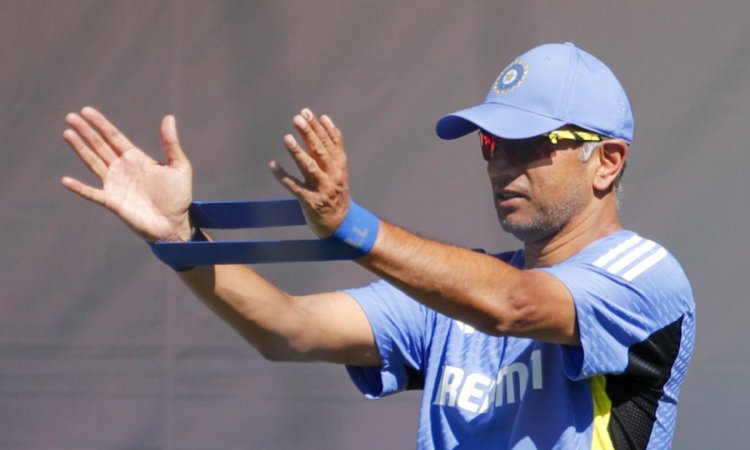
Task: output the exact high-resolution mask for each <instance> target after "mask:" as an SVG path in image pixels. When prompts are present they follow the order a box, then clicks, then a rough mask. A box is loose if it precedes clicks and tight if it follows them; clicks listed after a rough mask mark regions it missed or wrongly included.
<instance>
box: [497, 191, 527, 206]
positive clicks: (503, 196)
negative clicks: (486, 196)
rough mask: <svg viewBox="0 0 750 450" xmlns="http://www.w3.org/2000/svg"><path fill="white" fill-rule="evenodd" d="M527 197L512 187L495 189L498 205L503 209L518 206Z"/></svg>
mask: <svg viewBox="0 0 750 450" xmlns="http://www.w3.org/2000/svg"><path fill="white" fill-rule="evenodd" d="M525 199H526V196H525V195H523V194H522V193H520V192H517V191H513V190H510V189H501V190H497V191H495V200H496V202H497V205H498V206H499V207H501V208H503V209H507V208H514V207H517V206H518V205H519V204H520V203H521V202H522V201H523V200H525Z"/></svg>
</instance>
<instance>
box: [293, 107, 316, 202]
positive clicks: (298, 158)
mask: <svg viewBox="0 0 750 450" xmlns="http://www.w3.org/2000/svg"><path fill="white" fill-rule="evenodd" d="M297 117H299V116H297ZM284 146H285V147H286V149H287V150H288V151H289V154H290V155H291V156H292V159H293V160H294V163H295V164H297V167H298V168H299V170H300V172H302V175H303V177H304V178H305V182H306V183H307V184H308V185H309V187H311V188H314V187H316V186H317V185H318V183H320V181H321V175H322V172H321V170H320V167H319V166H318V163H317V161H315V159H313V158H312V157H311V156H310V155H309V154H307V152H306V151H305V150H304V149H303V148H302V147H300V145H299V144H297V140H296V139H294V136H292V135H291V134H287V135H285V136H284Z"/></svg>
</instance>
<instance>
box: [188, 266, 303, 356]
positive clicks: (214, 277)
mask: <svg viewBox="0 0 750 450" xmlns="http://www.w3.org/2000/svg"><path fill="white" fill-rule="evenodd" d="M177 273H178V274H179V276H180V278H181V280H182V281H183V282H184V283H185V284H186V285H187V286H188V287H189V288H190V289H191V290H192V291H193V293H194V294H195V295H196V296H197V297H198V298H199V299H200V300H201V302H202V303H203V304H204V305H206V307H208V309H210V310H211V311H213V312H214V313H215V314H216V315H218V316H219V317H220V318H221V319H222V320H224V321H225V322H226V323H227V324H229V325H230V326H231V327H232V328H233V329H234V330H235V331H236V332H237V333H238V334H240V335H241V336H242V337H243V338H244V339H245V340H246V341H248V342H249V343H250V344H251V345H253V347H255V348H256V349H257V350H258V351H259V352H260V353H261V354H263V355H264V356H265V357H266V358H268V359H271V360H302V359H305V358H304V354H303V353H302V352H299V351H297V349H296V348H295V345H296V342H297V339H298V338H299V333H300V330H303V329H304V324H303V321H304V320H305V314H304V311H303V310H302V309H301V308H300V307H299V305H298V304H297V303H296V302H295V301H294V299H293V298H292V297H291V296H290V295H288V294H287V293H285V292H284V291H282V290H281V289H279V288H277V287H276V286H274V285H273V284H272V283H271V282H270V281H268V280H266V279H265V278H263V277H261V276H260V275H258V274H257V273H256V272H254V271H252V270H251V269H249V268H247V267H245V266H241V265H219V266H206V267H197V268H195V269H192V270H188V271H184V272H177Z"/></svg>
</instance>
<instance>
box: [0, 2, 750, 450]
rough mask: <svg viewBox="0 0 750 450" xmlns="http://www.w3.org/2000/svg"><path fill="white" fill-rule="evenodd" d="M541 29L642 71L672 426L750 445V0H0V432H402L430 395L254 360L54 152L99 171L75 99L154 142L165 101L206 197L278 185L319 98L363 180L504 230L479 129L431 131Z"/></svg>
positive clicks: (330, 369) (639, 116)
mask: <svg viewBox="0 0 750 450" xmlns="http://www.w3.org/2000/svg"><path fill="white" fill-rule="evenodd" d="M551 41H557V42H563V41H572V42H574V43H576V44H577V45H578V46H579V47H581V48H583V49H585V50H587V51H589V52H592V53H594V54H595V55H597V56H598V57H599V58H601V59H602V60H604V61H605V62H606V63H607V64H608V65H609V66H610V67H611V68H612V69H613V70H614V71H615V73H616V74H617V75H618V77H619V78H620V80H621V82H622V83H623V85H624V86H625V88H626V89H627V90H628V93H629V95H630V100H631V102H632V106H633V109H634V112H635V117H636V137H635V142H634V145H633V147H632V151H631V159H630V163H629V166H628V170H627V173H626V175H625V179H624V182H625V205H624V209H623V219H624V223H625V225H626V226H627V227H628V228H632V229H635V230H637V231H639V232H640V233H641V234H643V235H645V236H648V237H650V238H653V239H655V240H657V241H659V242H661V243H662V244H664V245H665V246H667V247H668V248H670V249H671V250H672V252H673V253H675V254H676V255H677V256H678V258H679V259H680V260H681V261H682V263H683V265H684V267H685V269H686V271H687V273H688V274H689V276H690V278H691V280H692V283H693V286H694V290H695V296H696V300H697V304H698V338H697V348H696V352H695V356H694V359H693V364H692V367H691V369H690V372H689V374H688V377H687V381H686V384H685V386H684V389H683V394H682V398H681V400H682V404H681V407H680V413H679V419H678V428H677V434H676V439H675V448H680V449H706V448H728V449H729V448H732V449H734V448H746V447H747V446H748V445H750V444H747V439H746V437H747V435H748V428H749V427H748V425H747V422H748V419H747V415H746V411H747V409H748V406H749V405H750V389H749V388H748V386H749V385H750V381H748V379H750V352H748V351H747V349H746V348H745V345H746V341H747V340H748V338H750V327H748V326H747V322H748V318H750V302H748V299H747V297H748V292H749V291H750V276H748V269H747V264H746V262H747V259H748V256H750V251H749V250H750V246H749V245H748V239H747V238H746V228H745V227H747V226H748V224H750V208H749V207H748V200H747V198H748V194H749V192H748V182H747V179H746V175H745V171H746V170H748V169H749V168H750V154H749V152H748V150H747V146H748V143H747V129H748V124H749V123H750V5H748V3H747V1H746V0H726V1H723V2H720V3H716V2H713V3H711V2H705V1H699V0H682V1H676V0H665V1H660V2H654V1H646V0H634V1H628V2H623V1H594V0H572V1H567V2H553V1H540V0H527V1H497V0H496V1H462V2H456V1H447V0H432V1H427V0H417V1H408V2H405V1H396V0H381V1H378V2H370V1H344V0H320V1H305V2H301V1H291V0H281V1H279V0H276V1H229V0H215V1H210V2H208V1H199V0H171V1H147V0H131V1H116V0H113V1H103V0H36V1H33V0H29V1H22V0H5V1H2V2H0V67H1V68H2V69H0V152H2V153H1V154H2V161H3V163H2V164H0V203H1V204H2V205H3V207H2V212H1V213H0V214H1V215H0V218H1V219H0V225H1V226H2V235H1V237H0V240H1V241H0V248H1V249H2V251H0V264H1V267H2V271H0V286H2V288H1V290H0V448H3V449H58V448H64V449H124V448H128V449H240V448H252V449H255V448H258V449H292V448H309V449H351V448H358V449H384V448H392V449H396V448H413V447H414V443H415V429H416V420H417V411H418V398H419V394H416V393H409V394H403V395H397V396H393V397H391V398H388V399H384V400H380V401H376V402H373V401H369V400H365V399H363V398H362V397H361V396H360V395H359V393H358V392H357V391H356V389H355V388H354V387H353V385H352V384H351V383H350V382H349V380H348V378H347V376H346V374H345V371H344V370H343V369H342V368H340V367H335V366H332V365H325V364H311V365H304V364H288V363H284V364H272V363H268V362H265V361H264V360H262V358H261V357H260V356H259V355H258V354H257V352H256V351H255V350H253V349H252V348H250V347H248V346H247V345H246V344H245V343H244V341H243V340H242V339H240V338H239V337H238V336H236V335H234V334H233V332H232V331H231V330H230V329H229V328H228V327H227V326H226V325H224V324H223V323H222V322H220V321H219V320H218V319H216V318H215V317H213V316H212V315H211V313H210V312H208V311H207V310H206V309H204V308H203V307H202V306H201V305H200V304H199V302H198V301H197V300H196V299H195V298H193V297H192V296H191V295H190V294H189V293H188V292H187V290H186V289H185V288H184V287H183V286H182V285H181V284H180V282H179V281H178V280H177V277H175V276H174V275H173V273H172V272H171V271H170V270H169V269H168V268H166V267H164V266H163V265H161V264H160V263H159V262H158V261H157V260H156V259H155V258H154V257H152V256H151V254H150V252H149V250H148V248H147V246H146V245H145V244H143V243H142V242H140V241H139V240H138V238H136V237H135V236H134V235H133V234H132V233H130V232H129V231H128V230H127V229H126V228H125V227H124V226H123V225H122V224H121V223H119V221H118V220H117V219H115V218H114V217H112V216H111V215H110V214H108V213H106V212H105V211H103V210H100V209H99V208H97V207H95V206H93V205H91V204H88V203H86V202H84V201H83V200H81V199H79V198H76V197H75V196H74V195H72V194H70V193H69V192H67V191H65V190H64V189H63V188H62V186H61V185H60V183H59V179H60V177H61V176H62V175H74V176H77V177H81V178H83V179H84V180H86V181H88V182H92V183H93V182H95V181H96V180H95V179H94V177H93V176H92V175H90V174H88V173H87V172H86V170H85V169H84V167H83V166H82V164H81V163H80V162H79V161H78V159H77V158H76V156H75V155H74V154H73V153H72V152H71V151H70V150H69V149H68V148H67V147H66V145H65V144H64V143H63V141H62V139H61V133H62V131H63V129H64V128H65V125H64V121H63V119H64V116H65V114H66V113H67V112H69V111H74V110H79V109H80V108H81V107H83V106H85V105H92V106H96V107H97V108H99V109H100V110H101V111H103V112H104V113H105V114H108V115H109V116H110V118H111V119H112V120H113V121H114V122H115V123H116V124H117V125H118V126H119V127H120V128H121V129H122V130H123V131H124V132H125V133H126V134H127V135H128V136H129V137H130V138H131V140H132V141H133V142H135V143H137V144H138V145H139V146H141V147H142V148H144V149H145V150H146V151H147V152H149V153H150V154H151V155H153V156H155V157H157V158H161V150H160V149H159V144H158V142H159V141H158V126H159V120H160V118H161V117H162V116H163V115H164V114H167V113H174V114H176V116H177V119H178V127H179V130H180V133H181V134H180V136H181V140H182V143H183V146H184V148H185V149H186V151H187V152H188V155H189V156H190V157H191V159H192V161H193V163H194V168H195V176H196V181H195V191H196V198H198V199H203V200H217V199H238V198H239V199H267V198H278V197H286V196H287V194H286V192H285V191H284V190H283V189H282V188H281V187H280V186H279V185H278V184H277V183H276V182H275V180H274V179H273V177H272V176H271V175H270V173H269V172H268V170H267V163H268V161H269V160H271V159H275V158H279V159H280V160H281V161H282V162H283V163H285V164H286V165H287V166H289V164H290V161H289V159H288V157H286V156H285V153H284V150H283V147H282V145H281V137H282V136H283V134H284V133H286V132H289V131H290V130H291V124H290V120H291V117H292V116H293V115H294V114H295V113H296V112H297V111H299V109H300V108H302V107H303V106H310V107H311V108H312V109H313V110H314V111H316V112H321V113H322V112H325V113H328V114H330V115H331V116H332V117H333V119H334V120H335V121H336V123H337V125H338V126H339V127H340V128H341V129H342V130H343V131H344V133H345V139H346V142H347V148H348V152H349V159H350V169H351V180H352V184H353V188H352V189H353V193H354V195H355V196H356V197H357V198H358V200H359V202H360V203H362V204H364V205H366V206H367V207H368V208H370V209H371V210H373V211H375V212H376V213H378V214H379V215H381V216H383V217H385V218H387V219H389V220H391V221H393V222H396V223H398V224H401V225H403V226H406V227H408V228H410V229H412V230H414V231H417V232H420V233H423V234H425V235H427V236H430V237H434V238H437V239H441V240H445V241H448V242H452V243H455V244H458V245H462V246H467V247H484V248H486V249H488V250H491V251H500V250H504V249H510V248H515V247H517V246H518V243H517V242H515V241H514V240H513V239H512V237H509V236H506V235H504V234H503V233H502V232H501V230H500V229H499V227H498V225H497V223H496V219H495V217H494V210H493V207H492V204H491V196H490V192H489V188H488V183H487V182H486V180H485V173H484V167H483V163H482V161H481V158H480V157H479V150H478V148H477V145H476V144H477V143H476V142H475V141H474V140H473V139H471V138H467V139H462V140H457V141H451V142H445V141H440V140H438V139H437V138H436V137H435V135H434V132H433V129H434V123H435V121H436V119H437V118H439V117H440V116H441V115H442V114H444V113H447V112H451V111H453V110H455V109H459V108H463V107H465V106H470V105H472V104H474V103H476V102H479V101H481V100H482V99H483V98H484V95H485V93H486V91H487V89H488V87H489V85H490V84H491V83H492V82H493V81H494V79H495V77H496V76H497V74H498V73H499V71H500V70H501V69H502V68H503V67H504V66H505V65H507V64H508V63H509V62H510V61H511V60H512V59H513V58H514V57H515V56H517V55H518V54H520V53H522V52H524V51H526V50H527V49H528V48H531V47H532V46H535V45H538V44H541V43H545V42H551ZM262 233H264V236H266V237H276V234H275V233H276V232H274V231H273V230H264V231H262ZM284 233H287V232H284ZM292 233H297V234H299V235H301V236H305V237H310V236H311V233H310V232H308V231H307V230H306V229H302V230H299V231H295V232H292ZM269 234H271V235H273V236H268V235H269ZM258 270H259V271H260V272H261V273H263V274H264V275H266V276H268V277H269V278H270V279H271V280H273V281H274V282H276V283H277V284H279V285H280V286H281V287H283V288H285V289H287V290H288V291H290V292H292V293H306V292H316V291H320V290H330V289H338V288H345V287H352V286H357V285H360V284H363V283H366V282H369V281H371V280H373V277H372V276H371V275H370V274H368V273H367V272H365V271H364V270H362V269H360V268H359V267H358V266H356V265H354V264H352V263H348V262H336V263H313V264H275V265H267V266H260V267H258Z"/></svg>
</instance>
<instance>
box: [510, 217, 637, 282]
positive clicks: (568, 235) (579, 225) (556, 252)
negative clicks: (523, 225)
mask: <svg viewBox="0 0 750 450" xmlns="http://www.w3.org/2000/svg"><path fill="white" fill-rule="evenodd" d="M590 209H591V208H586V209H584V210H583V211H581V213H580V214H578V215H576V216H575V217H574V218H573V219H572V220H571V221H570V222H568V223H567V224H565V225H564V226H563V228H562V229H561V230H560V231H558V232H557V233H555V234H553V235H551V236H549V237H547V238H544V239H541V240H538V241H534V242H524V251H525V256H526V268H529V269H532V268H537V267H549V266H552V265H554V264H558V263H560V262H562V261H565V260H566V259H568V258H570V257H571V256H573V255H575V254H576V253H578V252H580V251H581V250H583V249H584V248H585V247H586V246H588V245H589V244H591V243H592V242H594V241H596V240H598V239H601V238H603V237H605V236H608V235H610V234H612V233H614V232H615V231H617V230H620V229H622V224H621V223H620V219H619V216H618V215H617V209H616V207H615V206H614V205H612V207H610V208H602V209H593V210H590Z"/></svg>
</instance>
